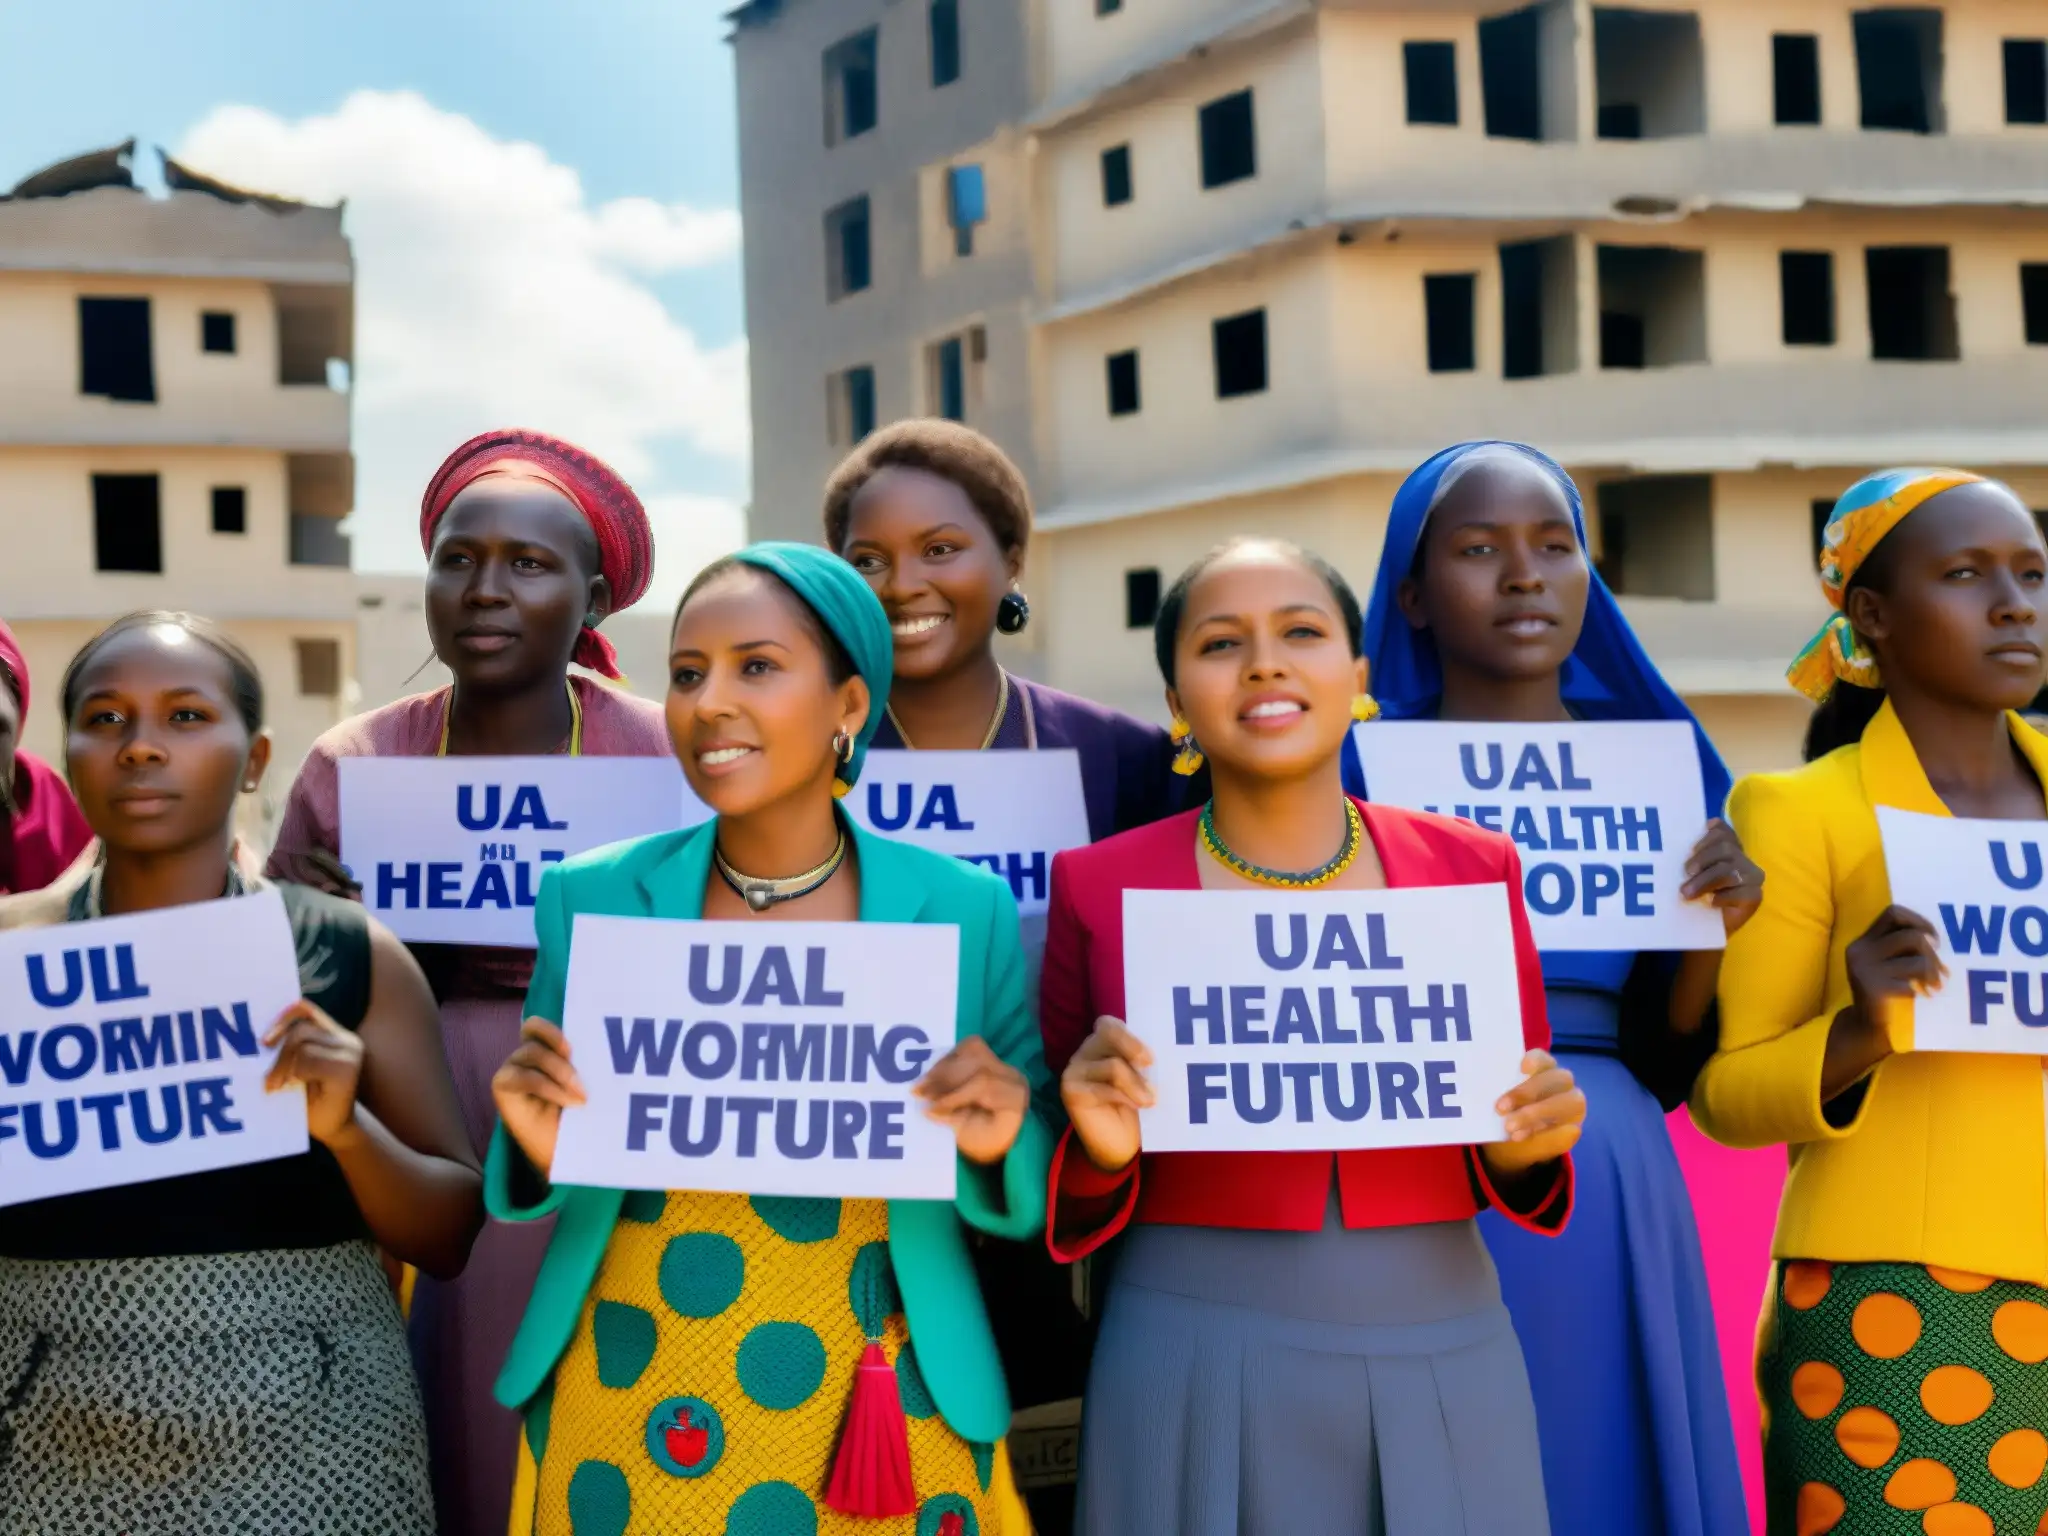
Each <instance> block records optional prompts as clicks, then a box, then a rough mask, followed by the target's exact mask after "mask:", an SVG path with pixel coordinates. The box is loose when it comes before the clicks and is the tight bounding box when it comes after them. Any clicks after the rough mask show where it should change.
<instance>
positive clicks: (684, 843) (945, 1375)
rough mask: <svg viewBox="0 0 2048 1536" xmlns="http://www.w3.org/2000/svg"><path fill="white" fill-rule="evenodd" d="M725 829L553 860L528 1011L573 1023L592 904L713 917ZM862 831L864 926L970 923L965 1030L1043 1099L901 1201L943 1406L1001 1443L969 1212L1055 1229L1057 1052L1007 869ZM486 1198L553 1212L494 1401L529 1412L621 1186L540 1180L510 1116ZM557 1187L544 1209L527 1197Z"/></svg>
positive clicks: (1006, 1402)
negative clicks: (990, 1145)
mask: <svg viewBox="0 0 2048 1536" xmlns="http://www.w3.org/2000/svg"><path fill="white" fill-rule="evenodd" d="M715 825H716V823H713V822H706V823H705V824H704V825H702V826H699V827H692V828H690V829H688V830H687V831H683V832H665V833H661V834H659V835H657V836H654V837H644V838H639V839H637V840H635V841H632V842H626V843H615V844H613V845H612V846H611V847H608V848H599V849H597V850H595V851H593V852H591V853H586V854H583V855H581V856H580V857H577V858H573V859H570V860H568V861H566V862H565V863H562V864H558V865H555V866H554V867H552V868H551V869H549V870H548V871H547V873H546V874H545V875H544V876H543V877H542V879H541V885H540V894H539V896H538V898H537V905H536V908H535V913H534V921H535V925H536V927H537V930H538V935H539V947H540V952H539V955H538V957H537V959H536V961H535V964H534V970H533V984H532V986H531V987H530V988H529V989H528V991H527V994H526V1013H527V1016H528V1017H529V1018H543V1019H549V1020H552V1021H556V1022H559V1021H560V1019H561V1017H562V989H563V986H564V984H565V982H566V979H567V974H568V965H569V936H570V932H571V929H572V926H573V924H574V922H575V919H576V914H577V913H579V912H592V913H603V914H606V915H610V916H618V917H668V918H694V917H699V916H702V914H703V908H704V883H705V881H706V879H707V878H709V876H710V874H711V845H712V839H713V836H714V833H713V828H714V827H715ZM849 826H850V830H851V834H852V837H853V843H854V849H855V851H856V854H857V856H858V858H859V860H860V919H861V921H862V922H865V923H950V924H952V925H953V926H955V927H957V928H958V929H959V930H960V1005H959V1014H958V1028H959V1036H960V1038H961V1039H963V1040H964V1039H966V1038H967V1037H968V1036H969V1035H979V1036H981V1038H982V1039H983V1040H985V1041H987V1042H988V1044H989V1046H990V1048H991V1049H993V1050H994V1051H995V1053H996V1054H997V1055H998V1056H1000V1057H1002V1058H1003V1060H1005V1061H1007V1062H1008V1063H1009V1064H1010V1065H1011V1066H1013V1067H1015V1068H1016V1069H1017V1070H1018V1071H1020V1072H1022V1073H1023V1074H1024V1075H1025V1077H1027V1078H1028V1079H1029V1080H1030V1082H1031V1087H1032V1105H1033V1107H1032V1109H1031V1111H1030V1112H1029V1113H1027V1114H1026V1115H1025V1117H1024V1126H1023V1129H1022V1130H1020V1131H1019V1132H1018V1133H1017V1140H1016V1143H1015V1145H1013V1146H1012V1147H1011V1148H1010V1151H1009V1154H1008V1155H1007V1156H1006V1157H1005V1158H1004V1159H1003V1161H1002V1163H1001V1164H1000V1165H999V1166H990V1167H982V1166H980V1165H979V1164H976V1163H970V1162H968V1161H967V1160H966V1159H965V1158H962V1159H961V1161H960V1182H959V1192H958V1194H957V1195H956V1196H955V1198H954V1200H953V1203H952V1205H951V1206H950V1207H949V1206H947V1205H946V1204H945V1203H944V1202H942V1201H934V1200H891V1201H890V1202H889V1257H890V1259H891V1261H892V1262H893V1264H894V1267H895V1270H896V1285H897V1289H898V1291H899V1292H900V1293H901V1295H902V1297H903V1311H904V1316H905V1319H906V1321H907V1322H908V1323H909V1326H910V1336H911V1337H912V1338H913V1339H914V1340H915V1341H916V1343H917V1365H918V1370H919V1371H920V1372H921V1373H922V1374H923V1376H924V1379H925V1384H926V1385H927V1386H928V1387H929V1388H930V1390H931V1395H932V1399H933V1401H934V1402H935V1403H937V1405H938V1409H939V1412H940V1413H941V1414H943V1415H944V1416H945V1419H946V1422H947V1423H948V1424H950V1425H951V1426H952V1427H953V1428H954V1429H955V1430H956V1431H958V1433H959V1434H960V1436H961V1437H962V1438H963V1439H966V1440H973V1441H980V1442H990V1441H995V1440H1000V1439H1001V1438H1002V1437H1003V1436H1004V1435H1005V1434H1007V1433H1008V1432H1009V1427H1010V1396H1009V1390H1008V1388H1007V1387H1006V1386H1005V1385H1004V1382H1003V1368H1002V1364H1001V1362H1000V1361H999V1360H998V1358H997V1355H996V1343H995V1336H994V1334H993V1333H991V1331H990V1329H989V1323H988V1314H987V1312H986V1311H985V1310H984V1309H983V1307H982V1301H981V1289H980V1286H979V1285H978V1284H977V1283H976V1280H975V1275H974V1265H973V1262H972V1260H971V1258H970V1256H969V1254H968V1251H967V1238H966V1233H965V1231H964V1230H963V1228H962V1227H961V1222H962V1221H963V1220H964V1221H966V1222H968V1223H971V1224H972V1225H974V1226H976V1227H979V1228H980V1229H981V1230H982V1231H984V1232H990V1233H993V1234H995V1235H996V1236H998V1237H1007V1238H1015V1239H1017V1240H1019V1241H1023V1240H1027V1239H1033V1238H1038V1237H1040V1236H1041V1235H1042V1234H1043V1232H1044V1230H1045V1192H1046V1173H1047V1170H1048V1169H1049V1168H1050V1166H1051V1163H1052V1148H1053V1133H1052V1131H1051V1129H1050V1127H1049V1125H1048V1123H1047V1121H1046V1119H1045V1115H1046V1112H1047V1111H1046V1107H1045V1106H1046V1104H1047V1103H1048V1101H1049V1094H1048V1084H1047V1079H1046V1072H1045V1058H1044V1056H1043V1054H1042V1053H1041V1050H1040V1047H1039V1038H1038V1024H1037V1021H1036V1019H1035V1018H1034V1017H1033V1015H1032V1007H1031V998H1030V991H1029V985H1028V981H1027V977H1026V974H1025V965H1024V953H1023V949H1022V947H1021V945H1020V943H1019V938H1018V929H1017V904H1016V902H1015V900H1014V899H1012V897H1011V895H1010V888H1009V886H1008V885H1007V884H1006V883H1005V882H1004V881H1003V880H1002V879H1000V878H999V877H997V876H995V875H993V874H991V873H989V872H988V871H987V870H985V869H980V868H978V867H976V866H974V865H972V864H965V863H962V862H961V861H959V860H958V859H952V858H948V857H946V856H945V855H943V854H937V853H932V852H930V851H928V850H926V849H922V848H913V847H911V846H910V845H908V844H907V843H896V842H890V841H889V840H888V839H886V838H882V837H878V836H876V835H875V834H873V833H871V832H867V831H864V830H863V829H861V828H860V827H857V826H851V825H850V823H849ZM484 1191H485V1203H486V1204H487V1205H488V1207H489V1208H490V1212H491V1214H492V1215H493V1216H495V1217H497V1218H498V1219H499V1220H500V1221H534V1220H537V1219H539V1218H540V1217H543V1216H553V1217H555V1219H556V1220H555V1232H554V1236H553V1238H552V1239H551V1240H550V1241H549V1243H548V1251H547V1257H546V1259H545V1260H544V1261H543V1262H542V1264H541V1270H540V1278H539V1280H538V1281H537V1282H536V1283H535V1285H534V1291H533V1298H532V1300H530V1301H529V1302H528V1303H527V1306H526V1315H525V1317H524V1318H522V1319H521V1320H520V1324H519V1332H518V1334H517V1336H516V1337H515V1338H514V1339H513V1341H512V1352H511V1354H510V1355H509V1356H508V1357H507V1358H506V1361H505V1368H504V1370H503V1371H501V1372H500V1373H499V1376H498V1383H497V1389H496V1396H497V1399H498V1401H499V1402H501V1403H503V1404H504V1405H505V1406H506V1407H508V1408H514V1409H518V1408H524V1407H525V1406H526V1405H527V1404H529V1403H530V1402H532V1401H533V1399H534V1398H535V1397H536V1396H538V1395H539V1394H540V1393H541V1391H542V1390H543V1389H544V1388H545V1387H546V1386H547V1384H548V1381H549V1378H550V1377H551V1376H552V1374H553V1372H554V1369H555V1362H556V1361H558V1360H559V1359H560V1358H561V1356H562V1352H563V1350H565V1349H566V1348H568V1345H569V1340H570V1338H571V1336H572V1335H573V1334H574V1333H575V1330H576V1324H577V1321H578V1319H579V1318H581V1316H582V1314H583V1303H584V1300H585V1298H586V1297H587V1296H588V1294H589V1292H590V1286H591V1282H592V1281H593V1280H594V1279H596V1277H597V1270H598V1265H599V1263H600V1261H602V1259H603V1258H604V1252H605V1247H606V1245H607V1244H608V1243H609V1242H610V1240H611V1235H612V1226H613V1224H614V1223H615V1222H616V1221H617V1220H618V1218H619V1208H620V1206H621V1204H622V1203H623V1202H624V1200H625V1195H624V1192H623V1191H620V1190H616V1189H593V1188H588V1187H582V1186H566V1185H554V1186H544V1185H540V1184H539V1183H538V1182H537V1181H536V1180H535V1179H534V1176H533V1171H532V1169H531V1168H530V1167H529V1166H528V1165H527V1163H526V1159H525V1155H524V1154H523V1153H521V1152H520V1150H519V1148H518V1146H517V1144H516V1143H514V1142H513V1141H512V1139H511V1137H510V1136H508V1135H507V1134H506V1131H505V1127H504V1126H503V1125H502V1124H501V1125H499V1126H498V1127H497V1129H496V1131H495V1132H494V1133H493V1134H492V1137H491V1148H490V1153H489V1155H488V1157H487V1158H486V1159H485V1165H484ZM537 1191H543V1193H542V1198H541V1199H540V1200H539V1202H538V1203H537V1204H522V1203H521V1201H520V1197H521V1195H525V1196H529V1197H530V1196H532V1195H533V1194H535V1193H536V1192H537Z"/></svg>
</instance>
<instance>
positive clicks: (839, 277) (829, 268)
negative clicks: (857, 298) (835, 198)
mask: <svg viewBox="0 0 2048 1536" xmlns="http://www.w3.org/2000/svg"><path fill="white" fill-rule="evenodd" d="M868 229H869V221H868V200H867V199H866V198H865V197H856V198H853V199H852V200H851V201H849V202H844V203H841V204H840V205H839V206H838V207H837V208H834V209H833V210H832V211H831V212H830V213H828V214H826V215H825V297H826V298H827V299H829V300H834V301H836V300H839V299H843V298H845V297H846V296H847V295H849V294H854V293H861V292H863V291H865V290H866V288H867V286H868V284H869V283H870V282H871V281H872V280H873V277H874V274H873V272H872V270H871V267H870V261H869V257H870V255H871V252H870V250H869V246H868Z"/></svg>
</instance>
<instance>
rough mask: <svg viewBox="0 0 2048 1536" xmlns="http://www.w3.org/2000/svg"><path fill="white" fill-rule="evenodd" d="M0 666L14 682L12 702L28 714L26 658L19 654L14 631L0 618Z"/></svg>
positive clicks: (18, 642) (19, 645)
mask: <svg viewBox="0 0 2048 1536" xmlns="http://www.w3.org/2000/svg"><path fill="white" fill-rule="evenodd" d="M0 667H5V668H6V669H7V678H8V681H9V682H11V683H13V684H14V702H15V703H16V704H18V705H20V706H21V712H22V714H23V715H24V716H26V715H27V714H28V658H27V657H26V656H24V655H22V654H21V642H20V641H19V640H16V639H15V638H14V631H13V630H11V629H9V628H8V627H7V624H6V622H5V621H4V620H0Z"/></svg>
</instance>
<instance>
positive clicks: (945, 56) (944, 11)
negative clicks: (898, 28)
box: [930, 0, 960, 90]
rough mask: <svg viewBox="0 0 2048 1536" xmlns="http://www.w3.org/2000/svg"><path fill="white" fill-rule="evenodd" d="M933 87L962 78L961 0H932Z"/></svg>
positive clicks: (945, 84)
mask: <svg viewBox="0 0 2048 1536" xmlns="http://www.w3.org/2000/svg"><path fill="white" fill-rule="evenodd" d="M930 16H931V25H930V31H931V40H932V88H933V89H934V90H937V89H939V88H940V87H942V86H948V85H951V84H952V83H953V82H954V81H955V80H958V79H959V78H960V0H932V6H931V13H930Z"/></svg>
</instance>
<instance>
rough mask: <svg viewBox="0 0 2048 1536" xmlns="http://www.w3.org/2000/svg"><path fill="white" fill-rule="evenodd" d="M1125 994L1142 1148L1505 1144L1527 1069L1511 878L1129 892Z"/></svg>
mask: <svg viewBox="0 0 2048 1536" xmlns="http://www.w3.org/2000/svg"><path fill="white" fill-rule="evenodd" d="M1124 1006H1125V1010H1126V1012H1127V1013H1128V1015H1129V1017H1128V1018H1127V1019H1126V1020H1125V1023H1126V1024H1128V1026H1129V1027H1130V1029H1131V1031H1132V1033H1134V1034H1135V1035H1137V1036H1138V1038H1139V1039H1141V1040H1143V1041H1144V1042H1145V1044H1146V1045H1148V1046H1149V1047H1151V1050H1152V1056H1153V1065H1152V1071H1151V1080H1152V1086H1153V1089H1154V1091H1155V1092H1156V1093H1157V1095H1158V1102H1157V1104H1156V1105H1155V1106H1154V1107H1153V1108H1151V1109H1148V1110H1145V1111H1144V1112H1143V1136H1144V1142H1145V1150H1146V1151H1148V1152H1277V1151H1318V1152H1320V1151H1350V1150H1353V1149H1357V1148H1362V1147H1428V1146H1448V1145H1455V1144H1459V1143H1465V1142H1487V1141H1498V1140H1500V1139H1501V1135H1502V1130H1501V1120H1500V1116H1499V1115H1498V1114H1496V1113H1495V1112H1494V1108H1493V1106H1494V1102H1495V1101H1496V1100H1497V1099H1499V1098H1500V1096H1501V1095H1502V1094H1504V1093H1506V1092H1507V1091H1508V1090H1509V1089H1510V1088H1512V1087H1514V1086H1515V1085H1516V1084H1517V1083H1519V1082H1521V1080H1522V1070H1521V1062H1522V1056H1523V1054H1524V1052H1523V1047H1522V1003H1521V990H1520V987H1519V985H1518V982H1517V975H1516V970H1515V942H1514V931H1513V928H1512V927H1511V919H1510V917H1509V913H1508V896H1507V887H1506V886H1504V885H1449V886H1429V887H1419V888H1415V889H1407V890H1397V891H1342V892H1321V891H1271V892H1267V891H1126V892H1124Z"/></svg>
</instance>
